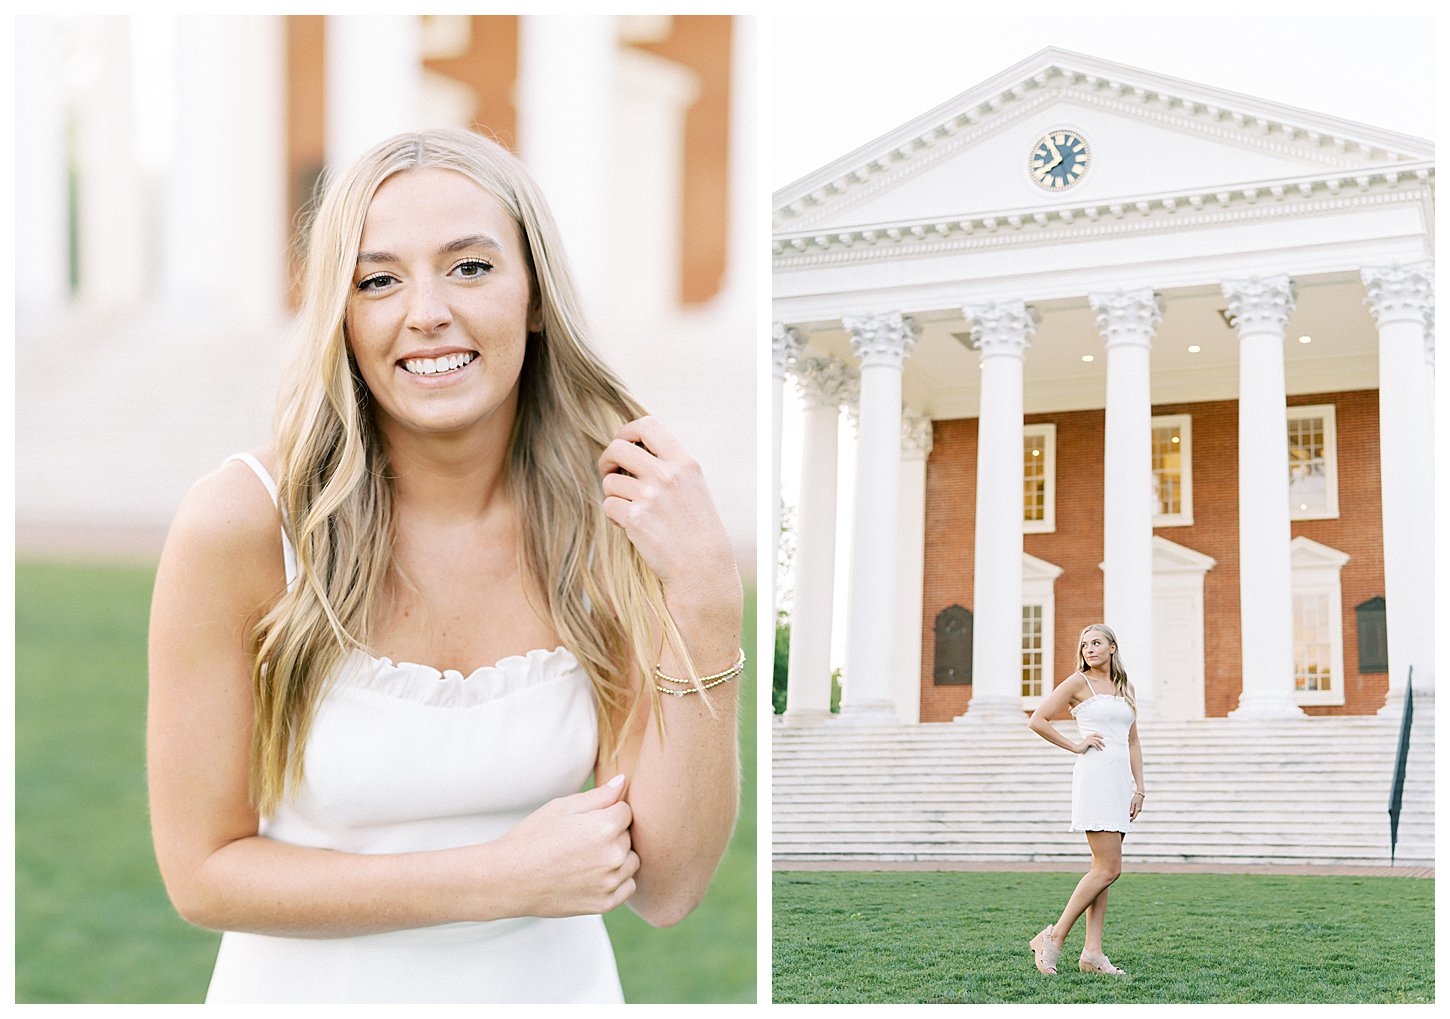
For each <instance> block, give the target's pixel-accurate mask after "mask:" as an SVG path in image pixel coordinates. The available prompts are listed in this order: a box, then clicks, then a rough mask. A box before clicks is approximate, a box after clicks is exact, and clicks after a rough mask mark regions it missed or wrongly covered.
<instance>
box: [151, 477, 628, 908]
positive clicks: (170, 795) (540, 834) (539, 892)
mask: <svg viewBox="0 0 1450 1019" xmlns="http://www.w3.org/2000/svg"><path fill="white" fill-rule="evenodd" d="M278 535H279V522H278V518H277V513H276V510H275V509H274V508H273V506H272V504H271V502H270V500H269V499H268V498H267V494H266V492H265V491H264V490H263V489H262V487H261V486H260V485H259V484H258V483H257V481H256V479H255V478H254V477H252V475H251V473H250V471H248V470H247V469H246V468H245V467H244V466H243V465H241V464H228V465H226V466H224V467H222V468H221V469H220V470H218V471H217V472H215V473H214V474H212V475H210V476H208V477H207V478H204V479H203V480H202V481H200V482H199V483H198V484H197V485H196V486H195V487H194V488H193V489H192V491H191V492H190V493H189V494H188V495H187V497H186V500H185V502H184V503H183V505H182V507H181V510H180V511H179V513H178V515H177V518H176V521H175V523H174V524H173V525H172V529H171V533H170V534H169V535H168V537H167V542H166V548H165V551H164V552H163V553H162V557H161V563H160V566H159V567H158V570H157V575H156V585H155V591H154V594H153V599H152V611H151V633H150V649H149V658H150V663H149V668H150V692H149V700H148V708H147V771H148V782H149V787H150V799H151V822H152V835H153V839H154V842H155V847H156V859H157V863H158V865H159V866H160V869H161V876H162V879H163V880H164V882H165V884H166V889H167V892H168V894H169V895H170V896H171V899H172V902H173V904H174V905H175V906H176V909H177V911H178V912H179V913H180V914H181V915H182V916H183V917H184V918H186V919H187V920H189V921H190V922H192V923H194V924H197V925H198V926H203V927H211V928H214V929H219V930H240V931H255V932H259V933H272V934H286V935H291V936H299V937H341V936H348V935H354V934H366V933H373V932H377V931H386V930H396V929H402V928H410V927H421V926H428V925H431V924H438V923H447V922H451V921H455V920H483V919H492V918H495V917H501V916H520V915H542V916H550V915H553V916H561V915H572V914H576V913H601V912H605V911H607V910H609V909H612V908H613V907H614V906H616V905H618V904H619V902H621V901H623V900H624V899H625V898H627V897H628V895H629V894H631V893H632V892H633V890H634V885H633V881H632V874H633V869H634V867H635V866H636V865H637V862H636V861H635V860H634V858H633V854H632V853H631V851H630V849H629V837H628V826H629V823H630V812H629V807H628V804H626V803H624V802H622V801H621V800H620V795H621V788H620V787H619V786H614V787H612V788H611V787H609V786H607V785H605V786H603V787H602V788H600V789H595V790H590V791H589V792H586V793H580V794H577V795H576V796H569V797H562V798H560V799H558V800H554V801H551V802H550V803H548V804H545V805H544V806H543V807H541V808H540V809H539V810H538V811H536V812H535V813H534V814H532V815H530V816H529V817H528V818H526V819H525V820H524V821H523V822H521V823H520V824H519V825H518V826H517V827H516V828H515V829H514V830H513V831H510V832H509V833H508V834H507V835H505V836H504V837H502V838H500V839H498V840H496V841H494V842H491V843H488V844H486V845H482V846H467V847H462V848H459V849H450V850H443V851H439V852H431V853H406V854H390V855H376V856H374V855H362V854H350V853H340V852H332V851H329V850H324V849H316V848H311V847H303V846H294V845H288V844H284V843H281V842H276V841H274V840H272V839H268V838H266V837H263V836H259V835H258V834H257V822H258V817H257V812H256V811H255V810H254V809H253V808H252V807H251V805H250V803H249V801H248V796H247V780H248V759H249V753H250V740H251V729H252V689H251V658H250V653H249V650H248V648H249V645H250V634H251V629H252V626H253V625H254V624H255V621H256V620H257V619H258V618H259V617H260V614H261V612H262V610H263V608H264V607H265V606H266V605H267V604H269V603H270V602H271V601H272V600H273V599H274V598H275V597H276V596H277V594H278V592H280V591H281V590H282V588H283V584H284V580H283V574H282V559H281V549H280V544H279V542H280V539H279V536H278Z"/></svg>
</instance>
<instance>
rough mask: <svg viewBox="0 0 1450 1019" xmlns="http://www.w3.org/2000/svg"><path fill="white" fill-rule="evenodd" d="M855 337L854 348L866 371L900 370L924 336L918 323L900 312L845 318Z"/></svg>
mask: <svg viewBox="0 0 1450 1019" xmlns="http://www.w3.org/2000/svg"><path fill="white" fill-rule="evenodd" d="M841 324H842V325H844V326H845V327H846V331H847V332H848V333H850V334H851V349H852V350H854V351H855V352H856V356H857V357H859V358H860V359H861V366H862V367H863V368H870V367H872V366H874V365H890V366H891V367H893V368H900V367H901V363H902V362H903V361H905V360H906V355H907V354H910V353H911V348H912V347H913V346H915V345H916V338H917V336H918V335H919V333H920V330H918V329H917V327H916V323H915V322H913V321H912V320H911V319H909V318H907V317H906V316H905V315H903V314H902V313H901V312H899V311H891V312H886V313H884V314H881V315H858V316H851V317H848V318H843V319H841Z"/></svg>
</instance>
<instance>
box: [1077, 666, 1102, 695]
mask: <svg viewBox="0 0 1450 1019" xmlns="http://www.w3.org/2000/svg"><path fill="white" fill-rule="evenodd" d="M1081 675H1082V678H1083V679H1084V680H1085V681H1086V682H1087V685H1088V690H1089V692H1091V693H1092V695H1093V696H1094V697H1096V696H1097V695H1098V691H1097V688H1096V687H1095V686H1093V678H1092V677H1091V676H1089V675H1088V674H1087V673H1086V672H1084V673H1082V674H1081Z"/></svg>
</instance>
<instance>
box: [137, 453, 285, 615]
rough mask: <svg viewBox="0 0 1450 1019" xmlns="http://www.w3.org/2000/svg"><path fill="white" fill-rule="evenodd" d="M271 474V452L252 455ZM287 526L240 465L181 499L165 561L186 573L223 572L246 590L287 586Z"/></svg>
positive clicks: (228, 465) (226, 467)
mask: <svg viewBox="0 0 1450 1019" xmlns="http://www.w3.org/2000/svg"><path fill="white" fill-rule="evenodd" d="M253 456H255V457H256V458H257V459H258V461H259V462H261V464H262V465H263V466H264V467H265V468H267V470H268V472H269V473H271V472H272V471H273V470H274V469H275V463H276V458H275V455H274V454H273V452H272V451H271V450H270V449H263V450H256V451H254V452H253ZM281 528H282V521H281V517H280V516H279V514H278V512H277V507H276V505H275V504H274V503H273V501H272V496H271V495H270V494H269V493H268V491H267V488H266V486H265V485H264V484H263V483H262V480H261V479H260V478H259V477H257V475H256V474H255V473H254V472H253V471H252V469H251V468H250V467H248V466H247V465H246V464H245V463H242V462H241V461H239V460H228V461H227V462H225V463H223V464H222V465H221V466H219V467H217V468H216V469H215V470H212V471H211V472H209V473H208V474H206V475H204V476H202V477H201V478H199V479H198V480H197V481H196V483H195V484H193V485H192V486H191V489H190V490H189V491H188V492H187V493H186V496H185V498H183V499H182V502H181V506H180V508H179V509H178V510H177V512H176V517H175V519H174V520H173V521H172V524H171V531H170V533H169V534H168V535H167V539H166V553H165V554H164V556H165V557H166V558H171V559H172V560H173V561H174V563H175V565H177V566H179V567H180V568H182V569H184V570H185V569H190V568H204V569H206V570H208V571H211V572H212V573H213V574H214V575H216V574H217V573H218V572H219V574H220V575H221V576H225V577H226V578H228V580H229V581H230V582H232V583H234V584H238V585H239V586H240V587H242V588H243V589H247V588H252V589H268V590H272V591H275V590H277V589H278V588H279V587H280V586H281V585H282V584H284V583H285V578H284V574H283V566H282V538H281Z"/></svg>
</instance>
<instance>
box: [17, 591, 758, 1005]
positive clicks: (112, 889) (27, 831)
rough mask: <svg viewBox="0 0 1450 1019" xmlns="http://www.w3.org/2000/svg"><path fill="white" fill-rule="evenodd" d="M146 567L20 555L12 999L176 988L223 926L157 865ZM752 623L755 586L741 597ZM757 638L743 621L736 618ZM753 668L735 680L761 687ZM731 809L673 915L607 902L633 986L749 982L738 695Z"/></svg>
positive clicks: (670, 995) (750, 836)
mask: <svg viewBox="0 0 1450 1019" xmlns="http://www.w3.org/2000/svg"><path fill="white" fill-rule="evenodd" d="M152 576H153V570H152V569H151V568H149V567H137V566H112V565H107V566H100V565H93V566H81V565H73V564H65V565H61V564H51V563H29V562H22V563H20V564H18V565H17V568H16V597H15V604H16V620H15V644H16V685H15V967H16V969H15V996H16V1001H17V1002H188V1001H200V1000H201V999H202V997H203V996H204V994H205V993H206V987H207V982H208V980H209V979H210V976H211V967H212V961H213V959H214V958H215V955H216V945H217V940H218V938H219V935H217V934H214V933H212V932H209V931H203V930H199V929H197V928H194V927H191V926H189V925H188V924H186V923H185V922H184V921H182V920H181V919H180V918H179V917H177V915H176V914H175V912H174V911H173V910H172V908H171V904H170V902H169V901H168V900H167V898H166V892H165V890H164V889H163V887H162V884H161V878H160V875H159V874H158V873H157V871H156V863H155V859H154V857H153V855H152V850H151V835H150V828H149V822H148V819H147V812H146V774H145V732H144V730H145V714H146V618H147V612H148V610H149V607H150V598H151V582H152ZM745 618H746V623H747V627H748V628H750V627H753V624H754V618H755V617H754V606H753V600H752V603H751V604H750V605H748V606H747V610H746V616H745ZM745 639H746V644H745V646H746V647H747V648H752V647H753V646H754V644H753V640H754V637H753V631H751V632H747V634H746V638H745ZM755 675H756V671H755V668H754V665H753V663H752V667H751V668H750V669H749V670H748V673H747V676H746V677H745V680H746V682H745V683H744V684H743V686H742V689H741V691H740V694H741V697H742V698H743V700H742V704H744V705H751V706H753V705H754V704H755V694H754V691H755ZM741 752H742V755H743V757H744V760H745V790H744V795H743V797H742V804H741V822H740V825H739V827H738V829H737V831H736V833H735V836H734V838H733V840H732V842H731V846H730V849H729V851H728V852H727V853H726V857H725V861H724V863H722V865H721V869H720V873H719V875H718V876H717V878H716V881H715V884H714V885H713V886H712V888H711V890H710V894H709V896H708V897H707V898H706V900H705V903H704V904H703V905H702V906H701V907H700V908H699V909H698V910H696V912H695V913H694V914H693V915H691V916H690V917H689V918H688V919H687V920H685V922H684V923H682V924H680V925H679V926H677V927H674V928H671V929H669V930H664V931H656V930H654V929H652V928H649V927H648V926H647V925H645V924H644V923H643V922H641V921H639V920H637V919H636V918H635V917H634V916H633V915H632V914H627V911H625V910H621V911H618V912H617V913H616V914H614V915H611V916H610V917H608V918H607V919H606V922H607V924H608V926H609V929H610V933H611V936H612V937H613V939H614V942H615V948H616V951H617V953H618V956H619V968H620V976H621V979H622V981H623V983H624V989H625V995H626V997H627V998H628V999H629V1000H631V1001H657V1002H687V1001H719V1002H748V1001H753V1000H754V998H755V712H754V710H749V711H745V712H743V721H742V725H741Z"/></svg>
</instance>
